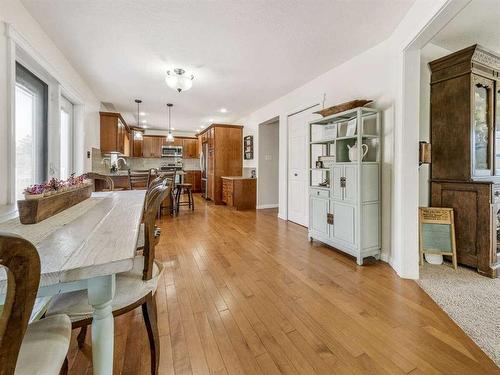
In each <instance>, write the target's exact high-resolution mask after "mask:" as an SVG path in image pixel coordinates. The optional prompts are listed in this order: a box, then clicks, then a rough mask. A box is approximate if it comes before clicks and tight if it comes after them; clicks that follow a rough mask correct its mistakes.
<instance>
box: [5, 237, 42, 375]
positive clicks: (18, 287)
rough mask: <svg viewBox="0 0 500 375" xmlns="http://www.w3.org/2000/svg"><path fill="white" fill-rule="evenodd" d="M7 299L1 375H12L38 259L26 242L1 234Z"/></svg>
mask: <svg viewBox="0 0 500 375" xmlns="http://www.w3.org/2000/svg"><path fill="white" fill-rule="evenodd" d="M0 265H2V266H4V267H5V271H6V273H7V296H6V299H5V304H4V306H3V312H2V313H1V318H0V375H7V374H8V375H11V374H14V371H15V368H16V362H17V357H18V355H19V350H20V349H21V343H22V342H23V337H24V334H25V333H26V329H27V328H28V323H29V319H30V315H31V310H32V309H33V305H34V303H35V298H36V294H37V291H38V285H39V283H40V257H39V256H38V252H37V250H36V248H35V246H33V245H32V244H31V243H30V242H29V241H27V240H25V239H23V238H21V237H18V236H16V235H13V234H7V233H1V232H0Z"/></svg>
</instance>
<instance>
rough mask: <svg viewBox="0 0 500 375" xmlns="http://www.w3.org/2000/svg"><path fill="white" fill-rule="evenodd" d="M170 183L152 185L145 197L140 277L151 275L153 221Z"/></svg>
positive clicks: (149, 277)
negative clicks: (142, 260) (142, 267)
mask: <svg viewBox="0 0 500 375" xmlns="http://www.w3.org/2000/svg"><path fill="white" fill-rule="evenodd" d="M171 189H172V184H168V185H167V184H161V185H158V186H156V187H154V188H153V189H152V190H150V192H149V193H148V196H147V198H146V205H147V209H146V212H145V213H144V250H143V254H144V269H143V273H142V278H143V279H144V280H150V279H151V278H152V277H153V263H154V258H155V240H154V236H155V222H156V214H157V212H158V210H159V209H160V204H161V202H162V201H163V200H164V199H165V197H167V196H168V195H169V194H170V191H171Z"/></svg>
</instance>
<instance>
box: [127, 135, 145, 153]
mask: <svg viewBox="0 0 500 375" xmlns="http://www.w3.org/2000/svg"><path fill="white" fill-rule="evenodd" d="M143 146H144V131H143V130H138V129H133V130H132V132H131V136H130V156H133V157H135V158H140V157H142V149H143Z"/></svg>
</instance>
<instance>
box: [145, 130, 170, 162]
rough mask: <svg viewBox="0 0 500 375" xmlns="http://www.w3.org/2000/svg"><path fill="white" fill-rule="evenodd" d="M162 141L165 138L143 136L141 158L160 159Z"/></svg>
mask: <svg viewBox="0 0 500 375" xmlns="http://www.w3.org/2000/svg"><path fill="white" fill-rule="evenodd" d="M164 139H165V137H159V136H150V135H145V136H144V137H143V147H142V156H143V157H145V158H160V157H161V147H162V146H163V144H164Z"/></svg>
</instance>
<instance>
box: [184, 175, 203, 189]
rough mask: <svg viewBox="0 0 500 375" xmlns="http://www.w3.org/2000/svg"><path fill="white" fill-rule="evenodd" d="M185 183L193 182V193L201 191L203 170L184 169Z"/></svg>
mask: <svg viewBox="0 0 500 375" xmlns="http://www.w3.org/2000/svg"><path fill="white" fill-rule="evenodd" d="M184 172H185V173H186V174H185V175H184V183H187V184H191V185H192V187H191V190H192V191H193V193H199V192H200V191H201V171H184Z"/></svg>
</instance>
